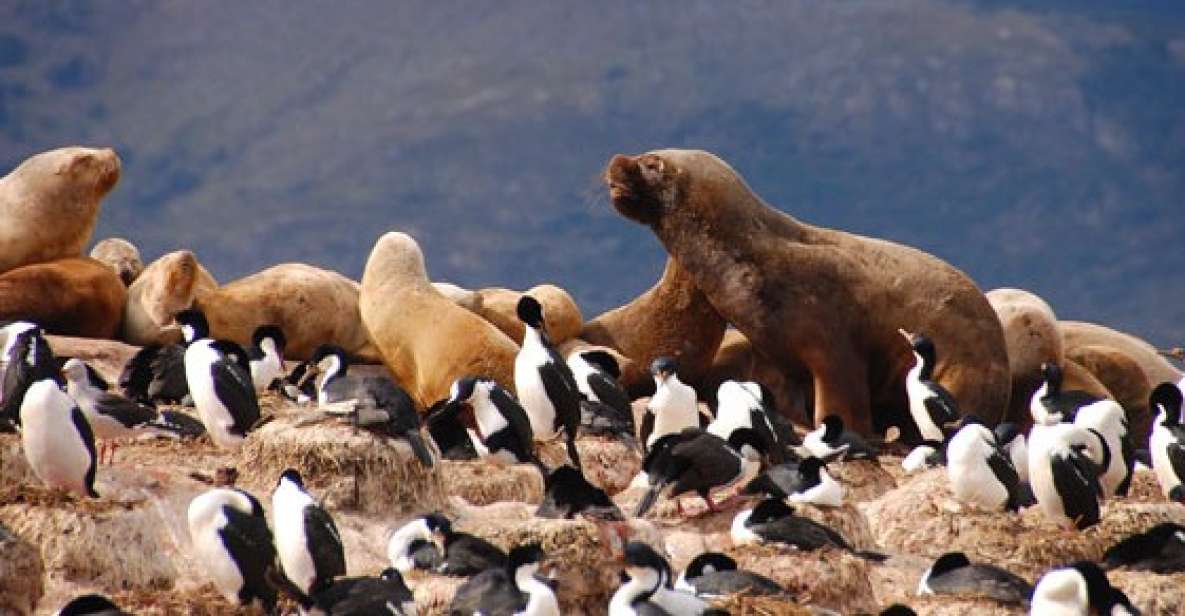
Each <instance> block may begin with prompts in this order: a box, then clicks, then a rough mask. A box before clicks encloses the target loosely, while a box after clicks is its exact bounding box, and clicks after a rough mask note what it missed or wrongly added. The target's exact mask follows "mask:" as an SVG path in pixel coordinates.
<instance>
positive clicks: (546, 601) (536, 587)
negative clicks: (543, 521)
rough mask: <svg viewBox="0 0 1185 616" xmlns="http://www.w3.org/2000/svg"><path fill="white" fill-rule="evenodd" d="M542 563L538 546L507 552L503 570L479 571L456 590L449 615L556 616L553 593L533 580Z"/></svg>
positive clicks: (549, 588) (531, 545) (540, 550)
mask: <svg viewBox="0 0 1185 616" xmlns="http://www.w3.org/2000/svg"><path fill="white" fill-rule="evenodd" d="M543 560H544V554H543V550H542V549H540V547H539V545H538V544H528V545H521V546H518V547H516V548H514V549H512V550H510V554H509V555H508V557H507V566H506V568H504V569H503V568H493V569H487V570H485V571H482V572H481V573H478V574H477V575H475V576H473V577H471V578H469V579H468V580H466V581H465V583H464V584H462V585H461V587H460V588H458V589H457V592H456V594H454V595H453V600H452V603H451V604H449V613H450V614H458V615H460V614H488V615H489V616H515V615H520V616H559V614H560V607H559V602H558V601H557V600H556V597H555V592H553V591H552V589H551V587H550V586H548V585H547V584H546V583H544V582H542V581H540V580H539V578H538V577H537V576H536V573H538V571H539V567H540V565H541V564H542V562H543Z"/></svg>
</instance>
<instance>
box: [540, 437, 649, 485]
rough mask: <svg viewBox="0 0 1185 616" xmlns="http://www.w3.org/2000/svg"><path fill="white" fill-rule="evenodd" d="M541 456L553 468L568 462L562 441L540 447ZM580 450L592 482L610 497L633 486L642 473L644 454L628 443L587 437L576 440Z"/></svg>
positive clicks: (583, 464)
mask: <svg viewBox="0 0 1185 616" xmlns="http://www.w3.org/2000/svg"><path fill="white" fill-rule="evenodd" d="M538 449H539V457H540V459H542V460H543V462H544V463H545V464H547V465H548V466H549V467H555V466H558V465H560V464H563V463H564V462H565V461H567V459H568V454H567V450H566V449H565V448H564V445H563V443H562V442H561V441H558V440H557V441H549V442H546V443H540V444H539V446H538ZM576 451H577V452H578V453H579V454H580V463H581V465H582V466H583V467H584V468H583V471H584V476H585V478H587V479H588V481H589V483H591V484H593V485H594V486H597V487H598V488H601V489H602V490H604V491H605V492H607V493H608V494H609V495H613V494H617V493H618V492H620V491H622V490H624V489H625V488H626V487H627V486H629V484H630V481H631V480H632V479H633V478H634V475H637V474H638V471H640V470H642V454H641V452H639V451H638V450H636V449H634V448H632V447H629V446H628V445H625V444H624V443H622V442H620V441H616V440H612V439H609V438H602V437H596V436H587V437H581V438H578V439H576Z"/></svg>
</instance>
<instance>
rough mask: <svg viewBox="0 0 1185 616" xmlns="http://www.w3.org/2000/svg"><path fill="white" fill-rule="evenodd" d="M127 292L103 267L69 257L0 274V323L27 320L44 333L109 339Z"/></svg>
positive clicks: (113, 332) (113, 333)
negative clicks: (36, 325)
mask: <svg viewBox="0 0 1185 616" xmlns="http://www.w3.org/2000/svg"><path fill="white" fill-rule="evenodd" d="M127 297H128V291H127V288H126V287H124V286H123V281H122V280H120V279H119V277H118V276H116V275H115V272H113V271H111V268H109V267H107V265H106V264H104V263H101V262H99V261H96V260H94V259H92V258H90V257H70V258H66V259H57V260H54V261H50V262H48V263H34V264H32V265H24V266H21V267H18V268H15V269H12V270H9V271H7V272H4V273H3V274H0V322H4V321H13V320H18V319H22V320H25V321H32V322H33V323H36V324H38V325H40V326H41V327H42V329H44V330H45V331H46V332H47V333H50V334H59V335H62V336H81V337H84V338H114V337H115V334H116V333H117V332H119V322H120V320H121V319H122V318H123V305H124V302H126V301H127Z"/></svg>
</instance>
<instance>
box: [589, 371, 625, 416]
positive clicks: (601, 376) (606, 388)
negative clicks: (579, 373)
mask: <svg viewBox="0 0 1185 616" xmlns="http://www.w3.org/2000/svg"><path fill="white" fill-rule="evenodd" d="M588 387H589V389H592V391H593V393H594V394H596V395H597V398H599V399H600V400H601V402H603V403H605V404H607V405H609V406H610V407H611V408H613V409H614V410H616V411H618V412H619V413H621V414H622V415H624V416H625V417H628V418H630V419H631V422H630V423H633V421H632V420H633V416H634V413H633V409H631V408H630V399H629V397H628V396H626V395H625V390H624V389H622V388H621V385H619V384H618V383H617V381H615V380H613V379H612V378H610V377H609V375H607V374H605V373H603V372H593V373H592V374H590V375H588Z"/></svg>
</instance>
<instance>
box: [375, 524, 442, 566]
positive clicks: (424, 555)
mask: <svg viewBox="0 0 1185 616" xmlns="http://www.w3.org/2000/svg"><path fill="white" fill-rule="evenodd" d="M443 517H444V516H441V515H439V514H430V515H422V516H419V517H416V518H414V519H413V520H412V521H410V522H408V523H406V524H404V525H403V526H400V527H399V528H397V529H395V532H393V533H391V538H390V539H389V540H388V541H387V560H388V561H389V562H390V563H391V566H392V567H394V568H395V570H396V571H398V572H400V573H408V572H410V571H412V570H413V569H422V570H433V569H436V568H437V567H439V566H440V565H441V564H442V563H443V562H444V556H443V552H442V551H441V550H440V548H439V547H438V546H437V545H436V542H435V541H436V540H435V537H436V531H437V526H438V525H439V524H440V520H441V519H442V518H443ZM446 521H447V520H446Z"/></svg>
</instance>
